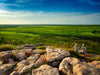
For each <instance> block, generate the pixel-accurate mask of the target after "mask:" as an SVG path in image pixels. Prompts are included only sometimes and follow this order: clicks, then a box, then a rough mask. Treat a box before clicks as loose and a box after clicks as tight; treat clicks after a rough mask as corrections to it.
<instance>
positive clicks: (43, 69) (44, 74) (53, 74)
mask: <svg viewBox="0 0 100 75" xmlns="http://www.w3.org/2000/svg"><path fill="white" fill-rule="evenodd" d="M32 75H59V71H58V69H57V68H53V67H51V66H49V65H42V66H40V67H39V68H37V69H33V70H32Z"/></svg>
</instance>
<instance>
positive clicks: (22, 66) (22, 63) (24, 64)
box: [15, 60, 28, 72]
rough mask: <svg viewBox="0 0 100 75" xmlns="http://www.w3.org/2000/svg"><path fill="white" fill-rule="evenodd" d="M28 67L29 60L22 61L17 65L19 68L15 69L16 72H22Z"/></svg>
mask: <svg viewBox="0 0 100 75" xmlns="http://www.w3.org/2000/svg"><path fill="white" fill-rule="evenodd" d="M27 65H28V62H27V60H22V61H20V62H19V63H17V67H16V68H15V71H18V72H20V71H21V70H22V69H23V68H24V67H25V66H27Z"/></svg>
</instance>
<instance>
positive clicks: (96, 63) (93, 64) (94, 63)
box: [88, 61, 100, 68]
mask: <svg viewBox="0 0 100 75" xmlns="http://www.w3.org/2000/svg"><path fill="white" fill-rule="evenodd" d="M88 64H89V65H91V66H95V67H96V68H100V61H93V62H90V63H88Z"/></svg>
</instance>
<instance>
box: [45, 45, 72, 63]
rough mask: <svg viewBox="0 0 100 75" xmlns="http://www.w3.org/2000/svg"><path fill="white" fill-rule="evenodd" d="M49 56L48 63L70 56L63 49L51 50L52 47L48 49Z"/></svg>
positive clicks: (47, 57) (47, 55)
mask: <svg viewBox="0 0 100 75" xmlns="http://www.w3.org/2000/svg"><path fill="white" fill-rule="evenodd" d="M46 51H47V54H46V56H45V58H46V59H47V61H48V62H52V61H56V60H62V59H63V58H65V57H67V56H69V55H70V53H69V52H68V51H64V50H62V49H54V50H53V49H51V48H50V47H47V48H46Z"/></svg>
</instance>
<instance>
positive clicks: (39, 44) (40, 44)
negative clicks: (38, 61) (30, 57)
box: [36, 43, 44, 46]
mask: <svg viewBox="0 0 100 75" xmlns="http://www.w3.org/2000/svg"><path fill="white" fill-rule="evenodd" d="M42 45H44V44H43V43H38V44H36V46H42Z"/></svg>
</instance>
